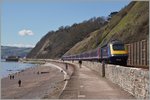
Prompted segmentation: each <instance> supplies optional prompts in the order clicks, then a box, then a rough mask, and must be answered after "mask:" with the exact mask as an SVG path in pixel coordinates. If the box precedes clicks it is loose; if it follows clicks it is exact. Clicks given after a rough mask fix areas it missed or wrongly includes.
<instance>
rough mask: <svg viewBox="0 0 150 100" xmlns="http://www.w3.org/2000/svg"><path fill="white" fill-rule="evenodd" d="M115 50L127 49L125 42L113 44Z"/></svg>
mask: <svg viewBox="0 0 150 100" xmlns="http://www.w3.org/2000/svg"><path fill="white" fill-rule="evenodd" d="M113 50H125V47H124V45H123V44H113Z"/></svg>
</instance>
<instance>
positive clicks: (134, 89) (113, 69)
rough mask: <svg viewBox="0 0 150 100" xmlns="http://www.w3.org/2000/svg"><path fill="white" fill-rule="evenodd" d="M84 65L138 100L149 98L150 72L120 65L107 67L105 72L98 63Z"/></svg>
mask: <svg viewBox="0 0 150 100" xmlns="http://www.w3.org/2000/svg"><path fill="white" fill-rule="evenodd" d="M83 65H85V66H87V67H89V68H90V69H92V70H94V71H95V72H97V73H99V75H100V76H102V75H103V72H102V71H105V77H106V78H107V79H109V80H110V81H112V82H113V83H115V84H117V85H119V86H120V87H121V88H123V89H124V90H125V91H128V92H129V93H131V94H132V95H133V96H135V97H136V98H138V99H148V98H149V89H148V88H149V71H148V70H146V69H140V68H131V67H123V66H119V65H110V64H106V65H105V70H103V69H102V64H101V63H98V62H90V61H83Z"/></svg>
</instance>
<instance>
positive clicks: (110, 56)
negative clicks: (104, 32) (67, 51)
mask: <svg viewBox="0 0 150 100" xmlns="http://www.w3.org/2000/svg"><path fill="white" fill-rule="evenodd" d="M127 59H128V52H127V49H126V48H125V45H124V44H123V43H122V42H121V41H118V40H114V41H111V42H109V43H108V44H106V45H104V46H102V47H98V48H96V49H94V50H92V51H87V52H83V53H81V54H77V55H69V56H63V57H62V60H81V61H100V62H102V61H105V63H110V64H119V65H127Z"/></svg>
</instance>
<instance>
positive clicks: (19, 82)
mask: <svg viewBox="0 0 150 100" xmlns="http://www.w3.org/2000/svg"><path fill="white" fill-rule="evenodd" d="M18 84H19V87H21V80H20V79H19V81H18Z"/></svg>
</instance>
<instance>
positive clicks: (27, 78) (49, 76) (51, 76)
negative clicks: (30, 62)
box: [1, 65, 65, 99]
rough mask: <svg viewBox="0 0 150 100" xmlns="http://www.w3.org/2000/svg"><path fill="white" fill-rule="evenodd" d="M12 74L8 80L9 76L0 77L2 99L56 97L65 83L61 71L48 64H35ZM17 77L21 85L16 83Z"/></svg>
mask: <svg viewBox="0 0 150 100" xmlns="http://www.w3.org/2000/svg"><path fill="white" fill-rule="evenodd" d="M37 72H39V74H37ZM13 75H14V76H15V78H14V79H11V80H10V78H9V76H7V77H4V78H2V79H1V90H2V91H1V98H2V99H17V98H18V99H33V98H34V99H36V98H38V99H41V98H53V99H57V98H58V97H57V96H58V95H59V92H60V91H61V90H62V88H63V86H64V84H65V82H64V81H63V80H64V77H63V76H64V75H63V73H62V72H60V70H58V69H57V68H54V67H50V66H43V65H39V66H36V65H35V66H34V67H30V68H26V69H24V71H22V72H18V73H15V74H13ZM19 79H21V80H22V86H21V87H19V86H18V83H17V82H18V80H19ZM39 86H40V87H39ZM31 91H32V92H31Z"/></svg>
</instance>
